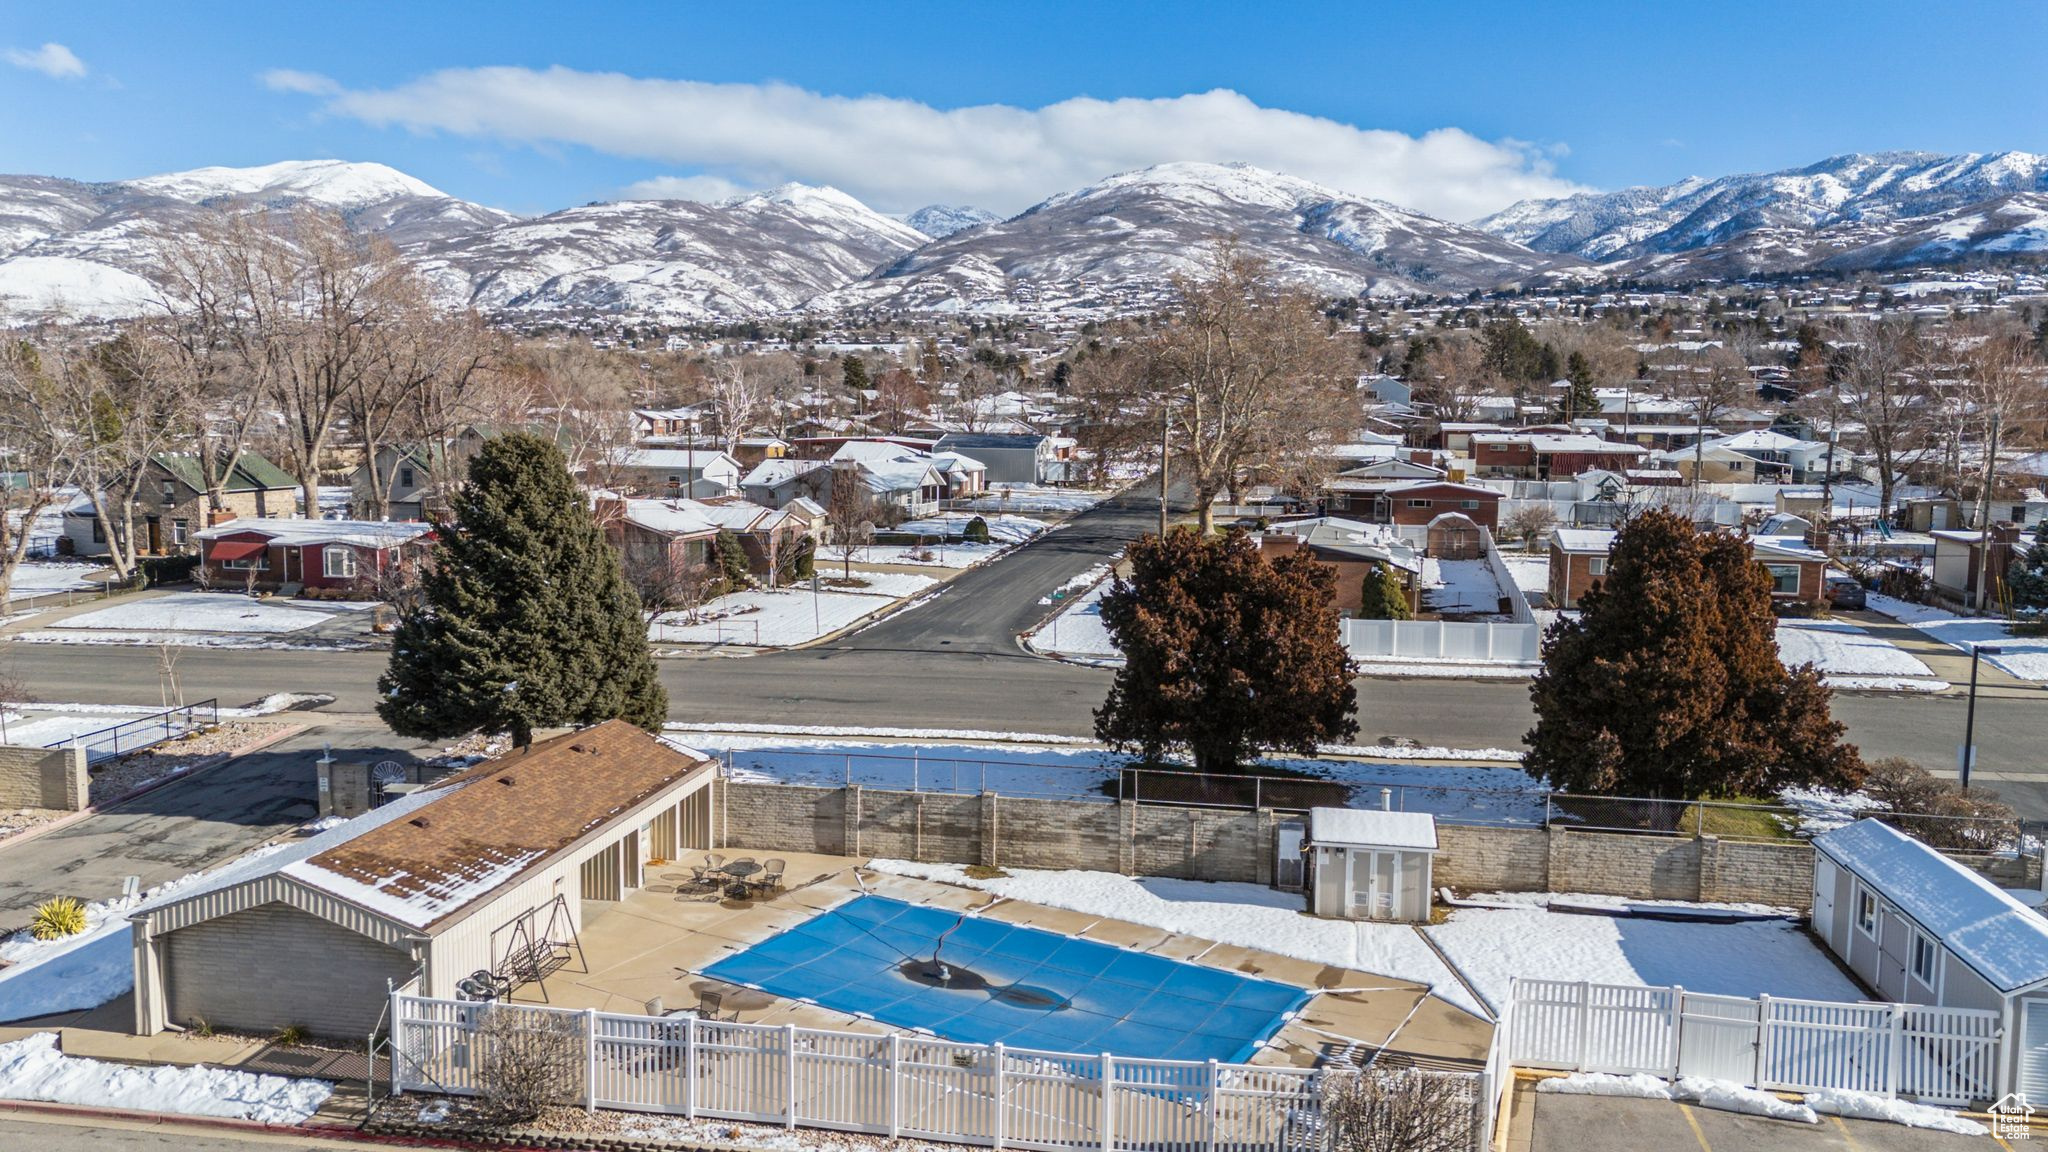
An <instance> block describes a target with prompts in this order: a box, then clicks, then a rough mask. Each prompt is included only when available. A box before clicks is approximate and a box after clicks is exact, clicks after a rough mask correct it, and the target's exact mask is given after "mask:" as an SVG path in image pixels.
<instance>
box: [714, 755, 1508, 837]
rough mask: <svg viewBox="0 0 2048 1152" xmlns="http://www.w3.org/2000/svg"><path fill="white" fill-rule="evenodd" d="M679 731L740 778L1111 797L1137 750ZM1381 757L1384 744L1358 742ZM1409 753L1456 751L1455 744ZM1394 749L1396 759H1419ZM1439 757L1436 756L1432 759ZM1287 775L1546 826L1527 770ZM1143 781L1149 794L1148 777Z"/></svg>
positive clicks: (1398, 802)
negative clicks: (725, 757) (726, 761)
mask: <svg viewBox="0 0 2048 1152" xmlns="http://www.w3.org/2000/svg"><path fill="white" fill-rule="evenodd" d="M676 739H677V740H679V741H681V742H682V743H685V744H688V745H690V746H691V747H694V748H699V749H702V750H704V751H707V752H714V753H729V754H730V758H731V764H732V778H733V779H736V780H749V781H757V782H763V783H778V784H811V785H823V786H827V787H839V786H842V785H845V784H847V783H854V784H859V785H861V786H862V787H865V788H877V789H888V790H896V791H909V790H912V789H924V790H926V791H942V792H961V793H979V792H984V791H986V792H994V793H996V794H997V795H999V796H1017V797H1030V798H1036V799H1058V800H1097V801H1103V802H1105V803H1106V802H1108V801H1109V800H1111V799H1112V798H1113V795H1114V793H1115V791H1116V788H1115V782H1116V780H1117V777H1118V774H1119V772H1120V770H1121V768H1122V766H1123V765H1125V764H1126V763H1128V762H1129V758H1128V757H1125V756H1122V755H1120V754H1118V753H1115V752H1111V751H1109V750H1107V749H1102V748H1022V747H1016V746H1010V745H1002V744H939V743H909V742H900V743H890V742H876V743H868V742H864V741H858V740H845V739H831V738H829V737H828V738H820V739H805V738H802V737H784V736H757V735H746V734H740V733H723V732H692V733H688V734H685V733H682V732H678V733H677V736H676ZM1355 751H1356V752H1357V754H1358V755H1361V756H1367V757H1370V756H1375V755H1377V754H1378V753H1379V751H1380V750H1377V749H1374V748H1370V747H1365V748H1359V749H1356V750H1355ZM1407 751H1411V752H1441V753H1443V754H1444V756H1446V757H1455V756H1456V755H1457V753H1455V752H1452V751H1451V750H1449V749H1415V750H1407ZM1413 758H1415V757H1413V756H1400V755H1398V754H1390V755H1389V756H1388V759H1389V760H1406V759H1413ZM1432 758H1434V757H1432ZM1268 763H1269V764H1271V765H1272V766H1273V767H1274V768H1275V769H1276V770H1277V771H1278V772H1279V773H1280V774H1285V775H1290V776H1306V777H1312V778H1315V779H1319V780H1325V781H1330V782H1334V783H1341V784H1348V785H1351V786H1352V788H1353V789H1354V794H1355V795H1356V796H1358V797H1359V798H1360V799H1361V801H1362V802H1370V803H1374V804H1377V803H1378V802H1379V789H1381V788H1389V789H1392V793H1393V794H1392V796H1391V797H1390V799H1391V801H1392V802H1393V805H1394V807H1396V808H1400V809H1403V810H1408V811H1417V812H1433V813H1435V814H1436V815H1437V816H1438V817H1440V818H1442V819H1446V820H1460V821H1465V822H1470V823H1488V824H1541V823H1542V822H1543V799H1542V793H1541V791H1540V790H1539V786H1538V785H1537V784H1536V782H1535V781H1534V780H1532V779H1530V777H1529V775H1528V774H1527V773H1526V772H1523V771H1522V770H1521V769H1519V768H1492V767H1481V766H1478V765H1455V766H1453V765H1426V764H1413V763H1384V762H1381V763H1374V762H1359V761H1353V760H1306V759H1273V760H1270V761H1268ZM1138 787H1139V790H1140V792H1141V793H1142V791H1143V788H1144V780H1143V779H1142V778H1141V779H1140V780H1139V782H1138Z"/></svg>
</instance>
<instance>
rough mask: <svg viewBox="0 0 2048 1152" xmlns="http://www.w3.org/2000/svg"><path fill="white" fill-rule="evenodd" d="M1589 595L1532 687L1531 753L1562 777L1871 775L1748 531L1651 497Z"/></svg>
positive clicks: (1733, 780) (1766, 790) (1767, 783)
mask: <svg viewBox="0 0 2048 1152" xmlns="http://www.w3.org/2000/svg"><path fill="white" fill-rule="evenodd" d="M1579 608H1580V615H1579V618H1578V619H1576V620H1572V619H1568V618H1567V619H1561V620H1559V621H1558V623H1556V624H1554V625H1552V626H1551V629H1550V632H1549V633H1548V634H1547V635H1546V636H1545V637H1544V641H1543V671H1542V672H1541V673H1540V674H1539V675H1538V676H1537V678H1536V682H1535V684H1534V685H1532V686H1531V688H1530V695H1531V697H1532V698H1533V700H1534V702H1535V705H1536V727H1535V728H1534V729H1532V730H1531V731H1530V732H1529V735H1528V737H1527V741H1528V744H1529V753H1528V756H1527V758H1526V759H1525V760H1524V761H1523V766H1524V767H1525V768H1526V769H1527V770H1528V771H1529V772H1531V773H1532V774H1534V775H1536V776H1537V777H1539V778H1541V779H1543V780H1545V781H1547V782H1548V783H1549V784H1550V786H1551V787H1553V788H1557V789H1561V790H1563V791H1567V792H1596V793H1609V794H1620V795H1628V796H1652V797H1679V798H1686V799H1691V798H1696V797H1701V796H1716V795H1724V796H1725V795H1768V794H1775V793H1776V792H1778V791H1779V790H1781V789H1784V788H1787V787H1791V786H1793V785H1801V784H1805V785H1819V786H1822V787H1827V788H1833V789H1838V790H1850V789H1853V788H1855V787H1856V785H1857V783H1858V782H1859V781H1860V780H1861V779H1862V777H1863V763H1862V760H1861V758H1860V757H1859V756H1858V755H1857V752H1856V748H1855V746H1854V745H1849V744H1844V743H1842V735H1843V733H1844V732H1845V731H1846V729H1845V728H1844V726H1843V725H1842V724H1840V723H1838V722H1836V721H1835V720H1833V719H1832V718H1831V717H1830V716H1829V714H1828V699H1829V693H1828V689H1827V687H1826V685H1824V684H1823V683H1822V682H1821V679H1820V674H1819V673H1818V672H1816V671H1815V670H1814V668H1813V666H1812V665H1810V664H1809V665H1802V666H1800V667H1799V668H1796V669H1792V670H1790V671H1788V670H1787V669H1786V668H1785V667H1784V665H1783V664H1782V663H1780V661H1779V659H1778V651H1777V642H1776V619H1775V617H1774V615H1773V613H1772V611H1771V579H1770V575H1769V574H1768V573H1767V572H1765V570H1764V568H1763V566H1762V565H1760V564H1758V563H1756V561H1755V560H1754V558H1753V557H1752V556H1751V554H1750V551H1749V544H1748V541H1746V540H1744V539H1742V538H1741V537H1739V536H1736V535H1734V534H1732V533H1727V532H1707V533H1702V532H1699V531H1698V530H1697V529H1695V528H1694V527H1693V525H1692V522H1691V521H1690V520H1687V519H1686V518H1684V517H1682V516H1679V515H1677V514H1675V513H1672V512H1668V511H1665V510H1662V509H1650V510H1648V511H1645V512H1643V513H1641V514H1640V515H1638V516H1636V517H1635V518H1634V519H1632V520H1631V521H1629V523H1628V524H1627V525H1626V526H1625V527H1623V529H1622V530H1621V532H1620V534H1619V535H1617V536H1616V537H1615V541H1614V548H1613V551H1612V553H1611V554H1610V555H1609V557H1608V562H1607V575H1606V577H1605V578H1604V579H1603V580H1602V582H1601V583H1600V584H1599V585H1598V586H1596V587H1595V588H1594V589H1593V590H1592V591H1590V592H1588V593H1587V594H1586V595H1585V596H1584V597H1582V598H1581V599H1580V602H1579Z"/></svg>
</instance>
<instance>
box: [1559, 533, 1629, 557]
mask: <svg viewBox="0 0 2048 1152" xmlns="http://www.w3.org/2000/svg"><path fill="white" fill-rule="evenodd" d="M1550 539H1551V541H1552V542H1553V543H1555V544H1556V545H1557V547H1558V550H1559V551H1561V552H1591V553H1594V554H1596V555H1600V556H1605V555H1606V554H1607V553H1608V552H1610V551H1612V550H1613V548H1614V531H1613V530H1612V529H1609V528H1553V529H1551V530H1550Z"/></svg>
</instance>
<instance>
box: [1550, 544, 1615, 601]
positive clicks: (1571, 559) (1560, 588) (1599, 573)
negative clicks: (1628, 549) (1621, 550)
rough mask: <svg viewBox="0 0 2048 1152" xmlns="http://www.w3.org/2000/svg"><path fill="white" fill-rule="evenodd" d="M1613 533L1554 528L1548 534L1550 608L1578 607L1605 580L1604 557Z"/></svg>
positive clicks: (1605, 561) (1609, 549)
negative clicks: (1595, 585) (1597, 584)
mask: <svg viewBox="0 0 2048 1152" xmlns="http://www.w3.org/2000/svg"><path fill="white" fill-rule="evenodd" d="M1613 548H1614V533H1613V532H1611V531H1608V530H1607V529H1604V528H1555V529H1552V530H1551V533H1550V589H1549V591H1550V606H1551V607H1552V608H1557V609H1560V610H1569V609H1573V608H1577V607H1578V606H1579V597H1581V596H1584V595H1585V594H1586V592H1587V590H1588V589H1590V588H1592V587H1593V585H1594V584H1596V583H1598V582H1600V581H1601V580H1604V579H1606V578H1607V553H1608V552H1609V551H1611V550H1612V549H1613Z"/></svg>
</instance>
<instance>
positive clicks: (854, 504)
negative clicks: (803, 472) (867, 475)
mask: <svg viewBox="0 0 2048 1152" xmlns="http://www.w3.org/2000/svg"><path fill="white" fill-rule="evenodd" d="M877 518H878V512H877V509H876V508H875V500H874V497H872V496H871V495H869V494H868V490H867V486H866V484H865V483H864V482H863V481H862V480H861V475H860V470H859V468H857V467H854V466H852V465H846V466H841V467H838V468H837V469H836V471H834V473H833V475H832V496H831V500H830V501H829V502H828V503H827V504H826V505H825V533H826V539H827V541H828V543H829V545H830V547H831V548H832V551H833V553H834V554H835V555H837V556H838V557H839V562H840V564H841V566H842V575H843V576H844V577H845V578H846V579H848V580H851V579H853V558H854V556H856V555H858V554H859V552H860V550H861V549H863V548H866V547H867V546H868V545H869V544H871V543H873V542H874V539H875V521H876V519H877Z"/></svg>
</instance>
